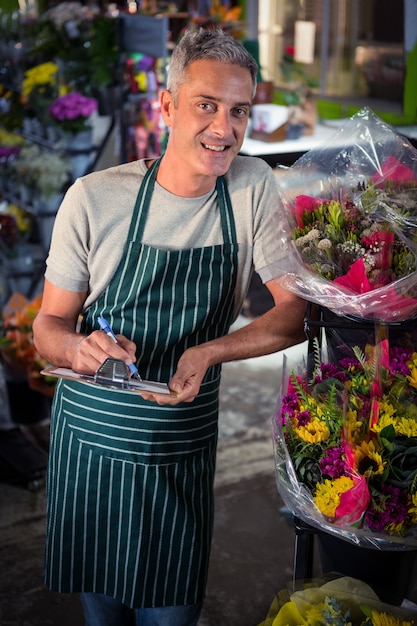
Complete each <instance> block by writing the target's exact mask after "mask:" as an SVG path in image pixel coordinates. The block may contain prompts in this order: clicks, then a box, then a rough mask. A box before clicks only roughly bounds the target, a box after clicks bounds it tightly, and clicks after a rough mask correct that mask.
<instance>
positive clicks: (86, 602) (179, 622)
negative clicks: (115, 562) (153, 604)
mask: <svg viewBox="0 0 417 626" xmlns="http://www.w3.org/2000/svg"><path fill="white" fill-rule="evenodd" d="M81 602H82V605H83V610H84V617H85V626H197V622H198V618H199V617H200V613H201V609H202V604H201V603H200V604H187V605H186V606H165V607H160V608H154V609H152V608H151V609H130V608H129V607H128V606H126V605H125V604H122V603H121V602H120V600H115V599H114V598H111V597H110V596H105V595H103V594H102V593H82V594H81Z"/></svg>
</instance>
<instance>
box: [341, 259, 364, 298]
mask: <svg viewBox="0 0 417 626" xmlns="http://www.w3.org/2000/svg"><path fill="white" fill-rule="evenodd" d="M333 282H335V283H337V284H338V285H342V287H346V288H347V289H350V290H351V291H353V292H354V293H367V292H368V291H371V290H372V286H371V283H370V282H369V280H368V277H367V275H366V270H365V263H364V261H363V259H362V258H360V259H358V260H357V261H355V263H353V265H352V267H351V268H350V270H349V271H348V272H347V273H346V274H345V275H344V276H339V278H335V279H334V281H333Z"/></svg>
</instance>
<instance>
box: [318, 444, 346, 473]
mask: <svg viewBox="0 0 417 626" xmlns="http://www.w3.org/2000/svg"><path fill="white" fill-rule="evenodd" d="M346 468H347V466H346V463H345V460H344V450H343V447H342V446H333V447H332V448H327V450H326V455H325V456H324V457H323V458H321V459H320V469H321V472H322V474H323V475H326V476H330V478H339V477H340V476H343V475H344V474H345V473H346Z"/></svg>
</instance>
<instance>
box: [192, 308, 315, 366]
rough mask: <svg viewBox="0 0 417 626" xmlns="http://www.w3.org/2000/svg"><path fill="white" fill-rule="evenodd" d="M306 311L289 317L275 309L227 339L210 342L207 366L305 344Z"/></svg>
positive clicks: (205, 347)
mask: <svg viewBox="0 0 417 626" xmlns="http://www.w3.org/2000/svg"><path fill="white" fill-rule="evenodd" d="M305 338H306V337H305V334H304V326H303V311H301V310H300V311H296V312H295V313H294V315H293V314H288V310H285V311H284V310H283V309H282V307H274V308H272V309H271V310H270V311H267V313H265V314H264V315H262V316H260V317H258V318H257V319H255V320H254V321H253V322H251V323H250V324H248V325H247V326H244V327H243V328H239V329H238V330H236V331H234V332H232V333H229V334H228V335H226V336H224V337H220V338H219V339H215V340H213V341H210V342H207V343H206V344H203V345H202V346H199V347H198V349H200V350H202V353H203V355H204V358H206V359H207V363H208V365H215V364H217V363H224V362H228V361H237V360H242V359H248V358H252V357H258V356H263V355H265V354H271V353H273V352H277V351H279V350H284V349H285V348H288V347H289V346H292V345H295V344H297V343H301V342H302V341H304V340H305Z"/></svg>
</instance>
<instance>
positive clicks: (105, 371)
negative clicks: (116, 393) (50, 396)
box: [41, 358, 175, 395]
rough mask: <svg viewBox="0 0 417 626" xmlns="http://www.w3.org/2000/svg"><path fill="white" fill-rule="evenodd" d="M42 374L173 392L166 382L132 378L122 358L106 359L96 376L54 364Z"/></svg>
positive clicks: (134, 389)
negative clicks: (54, 365)
mask: <svg viewBox="0 0 417 626" xmlns="http://www.w3.org/2000/svg"><path fill="white" fill-rule="evenodd" d="M41 374H43V375H44V376H55V377H56V378H66V379H68V380H76V381H78V382H80V383H88V384H89V385H94V386H97V385H98V386H101V387H106V388H107V389H119V390H122V391H131V392H133V393H140V392H141V391H150V392H153V393H163V394H166V395H170V394H172V393H173V392H172V391H171V390H170V388H169V387H168V385H167V384H166V383H159V382H155V381H151V380H137V379H135V378H131V375H130V372H129V369H128V367H127V366H126V363H125V362H124V361H121V360H120V359H111V358H109V359H106V360H105V361H104V363H103V364H102V365H100V367H99V368H98V370H97V371H96V373H95V374H94V376H87V375H84V374H79V373H78V372H74V370H72V369H70V368H67V367H53V366H52V367H47V368H46V369H43V370H42V371H41ZM174 395H175V394H174Z"/></svg>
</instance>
